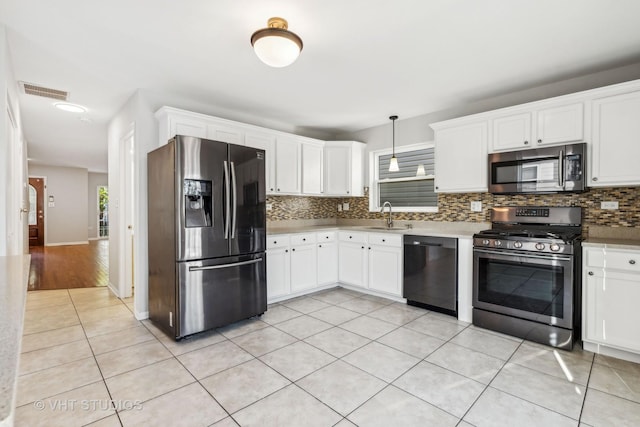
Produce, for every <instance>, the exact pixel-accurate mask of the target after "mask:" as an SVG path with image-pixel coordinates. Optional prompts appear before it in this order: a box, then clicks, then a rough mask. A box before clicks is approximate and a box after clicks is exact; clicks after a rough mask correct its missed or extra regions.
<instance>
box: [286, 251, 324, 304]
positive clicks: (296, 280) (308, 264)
mask: <svg viewBox="0 0 640 427" xmlns="http://www.w3.org/2000/svg"><path fill="white" fill-rule="evenodd" d="M317 263H318V260H317V255H316V245H315V244H313V245H300V246H293V247H292V248H291V292H298V291H302V290H305V289H311V288H315V287H316V286H317V283H318V277H317Z"/></svg>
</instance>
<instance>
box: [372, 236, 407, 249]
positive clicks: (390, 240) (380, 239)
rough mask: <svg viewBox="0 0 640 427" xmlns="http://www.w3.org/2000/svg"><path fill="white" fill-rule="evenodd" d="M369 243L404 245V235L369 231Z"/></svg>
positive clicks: (393, 245) (397, 246)
mask: <svg viewBox="0 0 640 427" xmlns="http://www.w3.org/2000/svg"><path fill="white" fill-rule="evenodd" d="M369 244H370V245H381V246H392V247H396V248H399V247H401V246H402V235H400V234H390V233H384V234H383V233H369Z"/></svg>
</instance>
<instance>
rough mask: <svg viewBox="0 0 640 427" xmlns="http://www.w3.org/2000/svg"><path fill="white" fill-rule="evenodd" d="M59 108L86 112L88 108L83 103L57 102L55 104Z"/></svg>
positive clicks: (74, 111)
mask: <svg viewBox="0 0 640 427" xmlns="http://www.w3.org/2000/svg"><path fill="white" fill-rule="evenodd" d="M53 105H54V106H55V107H56V108H57V109H59V110H62V111H67V112H69V113H86V112H87V109H86V108H85V107H83V106H82V105H77V104H70V103H68V102H56V103H54V104H53Z"/></svg>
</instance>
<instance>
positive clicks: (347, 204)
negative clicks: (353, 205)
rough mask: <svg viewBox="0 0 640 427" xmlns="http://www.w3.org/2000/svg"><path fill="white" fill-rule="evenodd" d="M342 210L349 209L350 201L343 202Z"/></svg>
mask: <svg viewBox="0 0 640 427" xmlns="http://www.w3.org/2000/svg"><path fill="white" fill-rule="evenodd" d="M342 210H343V211H348V210H349V203H343V204H342Z"/></svg>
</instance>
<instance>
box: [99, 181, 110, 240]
mask: <svg viewBox="0 0 640 427" xmlns="http://www.w3.org/2000/svg"><path fill="white" fill-rule="evenodd" d="M107 237H109V187H107V186H106V185H99V186H98V238H99V239H105V238H107Z"/></svg>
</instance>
